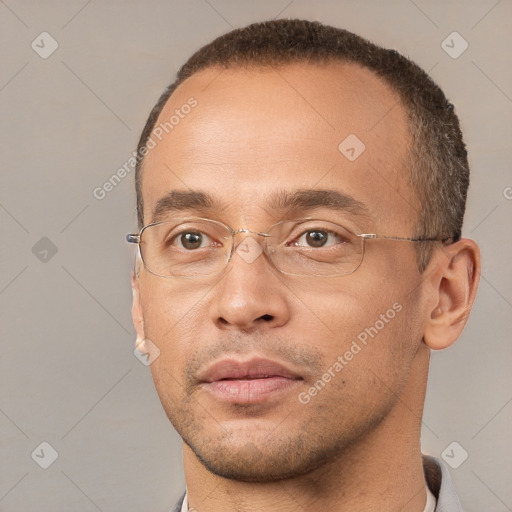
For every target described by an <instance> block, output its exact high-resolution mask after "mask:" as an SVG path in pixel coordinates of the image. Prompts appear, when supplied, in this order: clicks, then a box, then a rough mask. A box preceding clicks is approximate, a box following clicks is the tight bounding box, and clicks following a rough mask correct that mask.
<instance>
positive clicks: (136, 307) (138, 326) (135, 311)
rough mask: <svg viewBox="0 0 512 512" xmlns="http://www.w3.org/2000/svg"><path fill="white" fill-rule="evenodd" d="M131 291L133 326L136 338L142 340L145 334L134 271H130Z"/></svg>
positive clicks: (137, 282) (137, 281)
mask: <svg viewBox="0 0 512 512" xmlns="http://www.w3.org/2000/svg"><path fill="white" fill-rule="evenodd" d="M132 293H133V303H132V320H133V326H134V327H135V332H136V333H137V339H138V340H144V339H146V336H145V335H144V317H143V315H142V306H141V303H140V295H139V279H138V277H137V276H136V275H135V271H134V272H132Z"/></svg>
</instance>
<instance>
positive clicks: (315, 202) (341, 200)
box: [151, 189, 369, 223]
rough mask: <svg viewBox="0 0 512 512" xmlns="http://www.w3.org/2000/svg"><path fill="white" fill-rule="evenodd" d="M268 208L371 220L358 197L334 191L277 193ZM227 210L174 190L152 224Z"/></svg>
mask: <svg viewBox="0 0 512 512" xmlns="http://www.w3.org/2000/svg"><path fill="white" fill-rule="evenodd" d="M267 208H268V209H269V210H271V211H272V213H274V214H276V215H280V216H282V215H290V214H297V213H305V212H307V211H309V210H315V209H319V208H325V209H328V210H333V211H338V212H340V211H341V212H343V213H350V214H352V215H355V216H359V217H366V218H369V215H368V207H367V206H366V205H365V204H364V203H363V202H361V201H358V200H357V199H355V198H354V197H352V196H350V195H347V194H344V193H342V192H339V191H338V190H332V189H327V190H323V189H299V190H295V191H292V192H289V191H286V190H277V191H275V192H273V193H272V194H271V195H270V196H269V197H268V199H267ZM226 209H227V206H226V205H225V204H224V203H223V202H222V201H219V200H218V199H215V198H214V197H213V196H211V195H210V194H208V193H205V192H202V191H197V190H185V191H182V190H171V191H170V192H169V193H167V194H166V195H165V196H163V197H161V198H160V199H159V200H158V201H157V203H156V204H155V206H154V208H153V212H152V219H151V223H155V222H160V221H161V220H164V219H165V216H166V215H167V214H168V213H170V212H181V211H196V212H200V213H202V214H208V213H210V212H214V211H215V212H219V211H224V210H226Z"/></svg>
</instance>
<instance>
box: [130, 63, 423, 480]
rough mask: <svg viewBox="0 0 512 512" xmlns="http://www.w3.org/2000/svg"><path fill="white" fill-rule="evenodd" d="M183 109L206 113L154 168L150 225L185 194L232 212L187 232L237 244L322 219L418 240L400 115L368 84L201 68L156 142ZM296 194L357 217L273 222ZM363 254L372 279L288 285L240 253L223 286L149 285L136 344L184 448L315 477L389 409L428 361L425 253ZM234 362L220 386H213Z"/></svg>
mask: <svg viewBox="0 0 512 512" xmlns="http://www.w3.org/2000/svg"><path fill="white" fill-rule="evenodd" d="M190 97H194V98H195V99H196V100H197V105H196V106H195V107H194V108H193V109H191V111H190V113H188V114H187V115H183V117H181V116H180V120H179V122H178V123H177V124H176V125H175V126H174V128H173V129H172V131H170V133H169V135H167V136H165V137H164V138H163V139H162V141H161V142H159V143H158V144H157V146H156V147H155V148H154V149H152V150H151V151H150V153H149V154H148V155H147V157H146V159H145V162H144V171H143V182H142V193H143V198H144V223H145V224H148V223H150V222H151V221H152V212H153V208H154V207H155V205H156V204H157V201H158V200H159V199H161V198H162V197H163V196H165V195H167V194H168V193H169V192H171V191H180V192H187V191H191V190H192V191H198V192H203V193H206V194H208V195H209V196H211V197H212V199H213V200H214V201H215V202H217V203H219V204H222V205H223V206H222V207H221V208H212V209H207V208H206V209H205V208H202V209H197V208H192V209H187V210H184V211H183V212H181V214H182V215H183V216H188V217H190V216H199V217H208V218H211V219H214V220H217V221H221V222H223V223H224V224H227V225H228V226H231V227H232V228H233V229H238V228H240V227H243V228H247V229H249V230H251V231H256V232H265V230H266V229H267V228H268V227H269V226H271V225H273V224H275V223H276V222H278V221H280V220H284V219H285V218H286V219H299V218H304V217H312V218H317V219H323V220H328V221H331V222H334V223H337V224H341V225H344V226H346V227H348V228H350V229H352V230H353V231H354V232H356V233H378V234H380V235H391V236H399V237H410V236H412V235H413V232H414V227H415V222H416V215H417V212H416V209H417V208H418V203H417V199H416V197H415V196H414V194H413V192H412V190H411V188H410V186H409V185H408V172H407V169H406V165H407V164H406V162H407V159H408V151H409V147H410V136H409V133H408V129H407V115H406V112H405V110H404V108H403V107H402V105H401V104H400V103H399V101H398V99H397V97H396V95H395V94H394V93H392V92H391V91H390V90H389V88H388V87H387V86H386V85H384V83H383V82H382V81H380V80H379V79H378V78H376V77H375V76H374V75H373V74H372V73H371V72H370V71H368V70H365V69H362V68H359V67H358V66H355V65H352V64H329V65H323V66H313V65H308V64H304V63H303V64H296V65H290V66H286V67H282V68H278V69H275V70H266V71H262V70H224V71H221V70H218V69H207V70H204V71H202V72H199V73H197V74H195V75H194V76H192V77H191V78H189V79H188V80H187V81H186V82H184V83H183V84H182V85H181V86H180V87H179V88H178V89H177V91H176V92H175V93H174V94H173V95H172V97H171V98H170V100H169V101H168V104H167V105H166V107H165V108H164V110H163V112H162V114H161V116H160V118H159V120H158V121H157V125H158V124H159V123H161V122H164V121H167V120H168V119H169V118H170V117H171V116H172V115H173V114H175V110H176V109H178V110H179V109H180V108H181V106H182V105H184V104H186V103H187V100H188V99H189V98H190ZM186 110H187V111H188V110H189V109H186ZM182 112H183V111H182ZM350 134H354V135H355V136H357V138H358V139H360V141H361V142H362V143H363V144H364V146H365V149H364V151H362V152H361V149H362V146H360V145H358V144H359V143H357V140H356V139H354V138H352V139H348V143H347V144H348V147H346V146H344V145H342V150H340V149H339V147H338V146H339V145H340V143H341V142H342V141H344V139H346V138H347V137H348V136H349V135H350ZM354 141H356V142H354ZM351 147H353V148H354V151H351V149H350V148H351ZM347 155H348V156H350V157H351V158H350V159H349V158H347ZM354 156H355V157H356V158H355V159H354ZM351 160H352V161H351ZM298 190H300V191H308V190H313V191H314V190H323V191H334V192H338V193H341V194H344V195H346V196H351V197H352V198H353V199H354V200H356V201H358V202H360V203H361V204H362V205H363V209H362V210H361V211H360V212H356V211H355V210H354V209H346V210H344V209H339V208H334V206H333V205H332V204H328V203H326V204H323V205H322V204H320V205H317V206H316V207H311V208H308V209H302V210H300V211H299V210H294V209H293V208H291V209H288V210H287V211H286V212H284V211H278V210H275V209H273V208H272V206H273V205H272V203H271V202H270V201H269V199H270V198H271V197H273V196H274V195H275V194H276V192H277V191H279V192H282V193H285V194H288V195H290V196H291V195H292V194H294V193H296V192H297V191H298ZM274 206H275V205H274ZM292 206H293V205H292ZM170 214H171V213H170ZM176 214H177V212H172V215H173V216H174V215H176ZM245 237H247V234H238V235H236V237H235V244H239V243H240V242H242V241H243V240H244V238H245ZM253 238H254V240H256V241H258V242H259V243H261V244H263V238H262V237H258V236H255V237H254V236H253ZM365 245H366V246H365V255H364V260H363V263H362V264H361V266H360V267H359V268H358V269H357V271H355V272H354V273H352V274H349V275H345V276H343V277H311V276H309V277H299V276H291V275H286V274H283V273H280V272H279V271H278V270H277V269H276V268H275V267H274V266H273V265H272V263H271V262H270V260H269V259H268V257H267V256H265V254H261V255H260V256H259V257H257V258H256V259H255V260H254V261H250V262H248V261H246V259H244V258H243V257H242V256H241V255H240V254H241V253H238V252H236V251H235V252H234V253H233V257H232V260H231V261H230V263H229V264H228V266H227V268H226V270H225V271H224V272H223V273H221V274H219V275H216V276H209V277H202V278H195V279H184V278H162V277H157V276H155V275H153V274H151V273H149V272H148V271H147V270H145V269H144V268H142V269H141V274H140V278H139V290H140V292H139V296H140V310H141V311H142V315H143V319H144V333H143V335H144V336H145V337H146V338H148V339H150V340H151V341H152V342H153V343H154V344H155V345H157V346H158V348H159V349H160V357H158V358H157V359H156V360H155V361H154V362H153V364H152V365H151V371H152V375H153V378H154V381H155V385H156V389H157V391H158V394H159V396H160V399H161V401H162V404H163V407H164V409H165V411H166V413H167V416H168V417H169V419H170V420H171V422H172V423H173V425H174V427H175V428H176V430H177V431H178V433H179V434H180V435H181V437H182V438H183V440H184V441H185V443H186V445H187V446H188V448H186V449H187V450H188V449H191V450H192V452H193V453H194V454H195V456H196V457H197V458H198V459H199V460H200V461H201V462H202V463H203V464H204V465H205V466H206V467H207V468H208V469H210V470H211V471H212V472H214V473H216V474H219V475H222V476H225V477H229V478H235V479H240V480H249V481H251V480H253V481H265V480H270V479H275V478H283V477H290V476H294V475H299V474H303V473H306V472H308V471H310V470H312V469H314V468H316V467H319V466H320V465H322V464H324V463H326V462H328V461H330V460H332V459H333V458H335V457H336V456H338V455H339V454H340V453H341V452H342V451H344V450H346V449H347V448H348V447H350V446H353V445H354V443H356V442H357V440H360V439H362V438H364V437H365V436H366V435H367V434H369V433H370V432H371V431H372V430H374V429H376V428H377V427H378V426H379V424H380V423H381V421H382V420H383V419H384V418H386V416H387V415H388V414H389V413H390V412H391V411H392V410H393V408H394V406H395V404H396V402H397V400H398V397H400V394H401V393H402V391H403V389H404V388H405V387H406V386H407V383H408V382H410V379H411V378H412V377H411V375H412V374H413V373H414V372H411V366H412V365H413V362H414V359H415V357H418V353H419V352H418V351H419V349H420V346H421V340H422V333H423V331H422V329H423V324H424V319H423V314H424V313H423V311H424V309H425V308H424V306H423V304H424V298H423V297H422V287H421V275H420V273H419V272H418V268H417V264H416V257H415V252H414V247H413V245H414V244H410V243H407V242H392V241H385V240H369V241H367V242H366V244H365ZM350 354H352V356H350ZM340 356H341V359H340ZM262 359H263V360H266V361H267V362H263V361H261V360H262ZM223 361H224V362H226V364H225V365H224V366H223V367H222V369H221V370H219V372H220V373H219V372H215V371H214V372H213V373H212V372H211V371H210V370H211V368H212V365H214V364H216V363H219V362H220V363H221V366H222V362H223ZM269 361H270V363H269ZM336 363H338V365H336ZM273 364H277V365H279V367H278V366H272V365H273ZM262 368H263V370H262V371H259V373H258V369H259V370H261V369H262ZM283 368H284V369H283ZM327 374H328V375H329V376H330V377H326V376H325V375H327ZM226 375H227V377H226ZM253 377H258V378H257V379H255V378H253ZM221 379H222V380H221ZM226 379H228V380H226ZM205 380H207V381H208V382H205ZM211 380H213V381H214V382H210V381H211ZM319 380H321V381H322V382H323V385H322V384H320V385H319V384H318V382H317V381H319ZM315 383H317V384H316V387H315ZM312 388H314V389H316V392H315V391H314V389H313V390H312Z"/></svg>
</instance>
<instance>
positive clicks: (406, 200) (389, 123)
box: [142, 63, 416, 227]
mask: <svg viewBox="0 0 512 512" xmlns="http://www.w3.org/2000/svg"><path fill="white" fill-rule="evenodd" d="M190 105H193V106H192V107H190ZM155 126H156V129H157V130H158V129H159V132H158V133H157V132H156V131H154V135H153V136H152V139H153V141H154V147H153V148H152V149H151V150H150V151H149V153H148V154H147V156H146V158H145V161H144V166H143V179H142V193H143V198H144V208H145V211H144V218H145V222H146V223H147V222H148V216H149V215H150V211H151V209H152V207H153V206H154V205H155V204H156V202H157V201H158V200H159V199H160V198H161V197H162V196H163V195H164V194H165V193H166V192H168V191H170V190H176V189H178V190H180V189H181V190H187V189H190V190H198V191H202V192H208V193H209V194H210V195H212V196H215V197H218V198H219V199H220V200H221V202H222V203H223V204H225V205H227V206H226V208H227V210H229V211H226V212H225V213H233V214H236V213H237V212H248V211H251V210H253V209H256V210H258V208H259V207H261V205H263V204H264V202H265V199H266V197H268V195H269V194H270V193H271V192H272V191H274V190H289V191H294V190H297V189H301V190H304V189H322V190H327V189H328V190H332V189H334V190H338V191H341V192H343V193H344V194H346V195H349V196H352V197H354V198H356V199H357V200H358V201H360V202H362V203H364V204H367V205H368V211H369V213H370V214H371V215H373V216H374V217H375V219H376V221H378V220H379V219H381V220H382V219H385V220H387V221H388V222H393V223H397V222H398V223H402V227H408V226H409V225H410V224H411V223H413V222H414V219H415V214H416V211H415V208H414V203H415V202H416V201H415V198H414V194H413V192H412V190H411V188H410V186H409V184H408V173H407V171H406V169H405V165H406V162H407V160H408V155H409V148H410V135H409V130H408V122H407V113H406V111H405V109H404V107H403V106H402V104H401V102H400V100H399V98H398V97H397V95H396V94H395V93H394V92H393V91H392V90H391V89H390V87H389V86H388V85H387V84H385V83H384V82H383V81H382V80H381V79H379V78H378V77H376V76H375V75H374V74H373V73H372V72H371V71H369V70H367V69H364V68H361V67H360V66H357V65H354V64H344V63H326V64H321V65H320V64H307V63H297V64H292V65H287V66H283V67H278V68H245V69H242V68H236V69H220V68H208V69H205V70H203V71H201V72H198V73H196V74H195V75H193V76H192V77H190V78H189V79H187V80H186V81H185V82H183V83H182V84H181V85H180V86H179V87H178V88H177V90H176V91H175V92H174V93H173V95H172V96H171V98H170V99H169V100H168V102H167V104H166V105H165V107H164V109H163V110H162V112H161V114H160V116H159V119H158V120H157V122H156V125H155ZM411 205H412V206H413V207H411Z"/></svg>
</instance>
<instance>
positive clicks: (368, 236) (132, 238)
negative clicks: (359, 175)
mask: <svg viewBox="0 0 512 512" xmlns="http://www.w3.org/2000/svg"><path fill="white" fill-rule="evenodd" d="M192 220H196V221H197V220H200V221H207V222H212V223H214V224H218V225H220V226H223V227H225V228H227V230H228V231H229V233H230V234H231V251H230V253H229V257H228V259H227V261H226V264H225V266H224V267H223V269H222V270H221V271H219V272H218V273H217V274H206V275H208V276H212V275H219V274H220V273H221V272H222V271H224V270H225V269H226V268H227V266H228V265H229V262H230V261H231V258H232V257H233V252H234V250H235V235H237V234H239V233H250V234H252V235H258V236H262V237H271V236H272V235H270V234H268V233H264V232H259V231H251V230H250V229H246V228H238V229H233V228H232V227H231V226H228V225H227V224H224V222H221V221H219V220H214V219H208V218H206V217H186V218H185V219H183V222H180V223H179V224H176V226H179V225H181V224H185V223H186V222H189V221H192ZM305 221H319V222H329V223H330V224H335V225H337V226H340V227H341V228H343V229H345V230H346V231H348V232H350V233H352V234H353V235H354V236H357V237H359V238H361V239H362V245H363V247H362V251H361V261H360V262H359V264H358V265H357V267H355V268H354V270H352V271H351V272H347V273H345V274H332V275H326V276H317V275H314V274H291V273H289V272H284V271H283V270H281V269H280V268H278V267H277V266H276V265H275V263H274V261H273V259H272V257H271V255H270V254H269V253H268V250H267V249H268V248H267V244H266V243H265V244H264V246H263V247H262V249H263V252H264V253H265V254H266V255H267V256H268V257H269V259H270V261H271V262H272V264H273V266H274V267H275V268H276V270H277V271H278V272H280V273H282V274H285V275H291V276H300V277H342V276H348V275H350V274H353V273H354V272H355V271H356V270H357V269H358V268H359V267H360V266H361V265H362V264H363V260H364V254H365V243H366V240H391V241H396V242H413V243H418V242H440V243H442V244H443V245H449V244H453V243H455V242H457V241H459V240H460V238H461V233H460V232H459V231H458V232H456V233H455V234H454V235H453V236H451V237H447V238H407V237H398V236H385V235H378V234H376V233H359V234H358V233H354V232H353V231H352V230H350V229H348V228H346V227H345V226H343V225H341V224H338V223H337V222H332V221H330V220H325V219H323V220H322V219H318V218H316V217H306V218H302V219H295V220H294V219H289V220H281V221H279V222H276V223H275V224H272V225H271V226H269V227H268V228H267V229H266V231H270V230H271V229H272V228H274V227H276V226H278V225H279V224H283V223H285V222H296V223H300V222H305ZM170 222H171V221H168V220H163V221H159V222H152V223H150V224H146V225H145V226H143V227H142V228H141V229H140V231H139V232H138V233H128V234H127V235H126V237H125V239H126V241H127V242H128V243H133V244H137V248H138V255H139V257H140V260H141V261H142V263H143V265H144V268H145V269H146V270H148V271H149V272H150V273H151V274H153V275H155V276H157V277H162V278H184V279H194V276H172V275H171V276H164V275H161V274H157V273H156V272H154V271H152V270H151V269H150V268H149V267H148V266H147V265H146V262H145V261H144V258H143V257H142V251H141V248H140V243H141V237H142V234H143V233H144V230H146V229H147V228H150V227H152V226H158V225H160V224H168V223H170ZM202 277H204V276H202Z"/></svg>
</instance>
